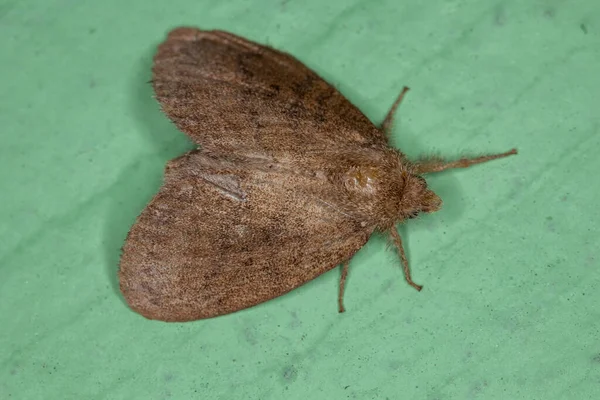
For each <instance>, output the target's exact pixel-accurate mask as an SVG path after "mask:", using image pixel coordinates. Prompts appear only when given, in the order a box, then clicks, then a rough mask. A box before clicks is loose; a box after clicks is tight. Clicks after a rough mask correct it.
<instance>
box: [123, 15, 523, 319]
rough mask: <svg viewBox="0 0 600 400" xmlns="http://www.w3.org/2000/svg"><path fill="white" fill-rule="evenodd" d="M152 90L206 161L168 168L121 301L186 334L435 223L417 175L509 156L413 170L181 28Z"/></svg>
mask: <svg viewBox="0 0 600 400" xmlns="http://www.w3.org/2000/svg"><path fill="white" fill-rule="evenodd" d="M152 84H153V86H154V90H155V93H156V97H157V99H158V101H159V102H160V104H161V106H162V109H163V111H164V112H165V114H166V115H167V116H168V117H169V118H170V119H171V120H172V121H173V122H174V123H175V124H176V125H177V127H178V128H179V129H180V130H182V131H183V132H185V133H186V134H187V135H188V136H189V137H190V138H191V139H192V140H194V141H195V142H196V143H197V144H199V145H200V146H201V149H197V150H193V151H190V152H188V153H186V154H184V155H182V156H181V157H178V158H176V159H174V160H171V161H169V162H168V163H167V166H166V169H165V177H164V184H163V186H162V187H161V189H160V191H159V192H158V194H157V195H156V196H155V197H154V199H152V201H151V202H150V204H148V206H147V207H146V209H145V210H144V211H143V212H142V214H141V215H140V216H139V217H138V219H137V221H136V223H135V224H134V225H133V227H132V228H131V230H130V232H129V234H128V236H127V239H126V241H125V244H124V246H123V254H122V257H121V262H120V270H119V279H120V287H121V291H122V292H123V295H124V297H125V300H126V301H127V303H128V304H129V306H130V307H131V308H132V309H133V310H134V311H136V312H138V313H140V314H141V315H143V316H144V317H146V318H149V319H157V320H162V321H191V320H197V319H202V318H210V317H215V316H218V315H223V314H227V313H231V312H235V311H238V310H242V309H244V308H247V307H251V306H254V305H256V304H259V303H262V302H264V301H267V300H269V299H273V298H275V297H277V296H281V295H282V294H284V293H286V292H289V291H290V290H292V289H294V288H297V287H298V286H300V285H302V284H304V283H306V282H308V281H310V280H311V279H314V278H316V277H317V276H319V275H320V274H322V273H324V272H326V271H328V270H330V269H332V268H333V267H335V266H337V265H340V264H343V270H342V277H341V280H340V287H339V298H338V306H339V311H340V312H343V311H344V308H343V303H342V298H343V292H344V283H345V279H346V275H347V272H348V262H349V260H350V259H351V258H352V256H353V255H354V254H355V253H356V252H357V251H358V250H359V249H360V248H361V247H362V246H363V245H364V244H365V243H366V242H367V240H368V239H369V237H370V236H371V234H373V233H374V232H383V233H385V234H387V235H389V237H390V238H391V241H392V243H393V244H394V245H395V247H396V248H397V250H398V253H399V256H400V259H401V262H402V265H403V267H404V274H405V277H406V280H407V281H408V283H409V284H410V285H411V286H413V287H415V288H416V289H417V290H420V289H421V286H419V285H417V284H415V283H414V282H413V281H412V279H411V277H410V272H409V268H408V262H407V260H406V256H405V254H404V250H403V248H402V241H401V239H400V235H399V234H398V232H397V230H396V224H398V223H400V222H402V221H404V220H406V219H409V218H414V217H416V216H417V215H418V214H419V213H421V212H424V213H430V212H433V211H437V210H439V209H440V206H441V204H442V202H441V200H440V198H439V197H438V196H437V195H436V194H435V193H433V192H432V191H431V190H430V189H428V188H427V183H426V182H425V180H424V179H423V178H422V177H421V175H423V174H427V173H432V172H439V171H443V170H446V169H450V168H464V167H468V166H470V165H473V164H478V163H482V162H485V161H489V160H493V159H497V158H501V157H506V156H508V155H511V154H516V150H515V149H513V150H510V151H508V152H506V153H502V154H496V155H487V156H482V157H477V158H463V159H460V160H458V161H444V160H442V159H438V158H424V159H420V160H417V161H409V160H408V159H407V158H406V157H405V156H404V155H403V154H402V153H401V152H400V151H399V150H396V149H394V148H391V147H390V146H389V144H388V136H389V131H390V127H391V125H392V119H393V117H394V113H395V111H396V108H397V107H398V105H399V104H400V101H401V100H402V97H403V95H404V94H405V93H406V91H407V90H408V89H407V88H404V90H403V91H402V93H401V94H400V96H399V97H398V99H397V100H396V102H395V103H394V104H393V106H392V107H391V109H390V111H389V113H388V114H387V117H386V118H385V120H384V122H383V124H382V125H381V126H380V127H378V126H375V125H374V124H373V123H372V122H371V121H369V120H368V119H367V117H365V116H364V115H363V114H362V113H361V112H360V111H359V110H358V108H356V107H355V106H354V105H352V104H351V103H350V102H349V101H348V100H347V99H346V98H345V97H344V96H342V95H341V94H340V93H339V92H338V91H337V90H336V89H335V88H334V87H333V86H331V85H329V84H328V83H327V82H325V81H324V80H323V79H321V78H320V77H319V76H318V75H317V74H316V73H315V72H313V71H311V70H310V69H308V68H307V67H306V66H305V65H304V64H302V63H301V62H300V61H298V60H297V59H295V58H294V57H292V56H291V55H289V54H286V53H283V52H280V51H277V50H274V49H272V48H269V47H267V46H263V45H260V44H257V43H253V42H251V41H248V40H246V39H243V38H241V37H238V36H235V35H233V34H231V33H227V32H222V31H202V30H198V29H194V28H186V27H182V28H177V29H175V30H173V31H172V32H170V33H169V35H168V37H167V39H166V40H165V41H164V42H163V43H162V44H161V45H160V46H159V47H158V52H157V54H156V56H155V58H154V66H153V79H152Z"/></svg>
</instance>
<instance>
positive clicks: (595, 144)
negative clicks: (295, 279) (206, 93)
mask: <svg viewBox="0 0 600 400" xmlns="http://www.w3.org/2000/svg"><path fill="white" fill-rule="evenodd" d="M178 25H195V26H199V27H202V28H207V29H208V28H220V29H226V30H230V31H233V32H235V33H238V34H241V35H244V36H247V37H249V38H251V39H254V40H257V41H260V42H263V43H268V44H271V45H273V46H275V47H278V48H281V49H285V50H286V51H289V52H291V53H293V54H295V55H296V56H297V57H298V58H300V59H301V60H303V61H304V62H306V63H307V64H308V65H309V66H311V67H313V68H314V69H316V70H317V71H318V72H319V73H321V74H322V75H323V76H324V77H326V78H327V79H328V80H330V81H331V82H332V83H334V84H335V85H337V86H338V87H339V88H340V89H341V90H342V91H343V93H345V94H346V95H347V96H348V98H349V99H351V100H352V101H353V102H354V103H355V104H357V105H358V106H359V107H360V108H361V109H362V110H364V112H365V113H366V114H367V115H368V116H369V117H370V118H372V120H374V121H380V120H381V119H382V118H383V116H384V115H385V112H386V111H387V109H388V107H389V106H390V104H391V103H392V101H393V100H394V98H395V97H396V95H397V93H398V91H399V90H400V88H401V87H402V86H403V85H408V86H410V87H411V88H412V91H411V92H410V95H409V97H408V98H407V99H406V102H405V103H403V105H402V108H401V113H400V118H399V120H398V124H397V126H396V130H395V133H394V139H395V144H396V145H398V146H400V147H402V149H404V150H405V151H406V152H407V153H408V154H410V155H418V154H420V153H422V152H431V151H436V152H440V153H442V154H444V155H448V156H457V155H459V154H461V152H474V153H477V152H486V151H504V150H507V149H509V148H511V147H513V146H516V147H518V148H519V151H520V155H519V156H518V157H513V158H511V159H507V160H503V161H497V162H494V163H490V164H487V165H485V166H479V167H477V168H473V169H471V170H464V171H453V172H449V173H446V174H443V175H439V176H436V177H434V178H433V179H432V180H431V184H432V186H433V187H434V189H435V190H436V191H437V192H438V193H439V194H440V195H441V197H442V198H443V199H444V201H445V208H444V209H443V211H441V212H439V213H437V214H435V215H431V216H427V217H424V218H422V219H420V220H418V221H414V222H411V223H410V224H408V225H407V226H406V227H403V228H402V230H401V232H402V233H403V234H404V237H405V241H406V245H407V248H408V251H409V257H410V261H411V263H412V267H413V276H414V278H415V280H416V281H417V282H419V283H422V284H424V285H425V288H424V290H423V291H422V292H421V293H417V292H416V291H415V290H413V289H412V288H410V287H409V286H408V285H407V284H406V283H405V281H404V278H403V275H402V271H401V268H400V267H399V262H398V260H397V257H396V255H395V254H394V252H392V251H389V250H386V243H385V240H384V239H383V238H381V237H374V238H373V239H372V240H371V241H370V242H369V244H368V245H367V246H366V247H365V248H364V249H363V250H361V251H360V252H359V253H358V255H357V256H356V258H355V259H354V261H353V263H352V264H351V270H350V278H349V281H348V286H347V291H346V306H347V310H348V311H347V312H346V313H345V314H343V315H339V314H338V313H337V308H336V307H337V304H336V297H337V285H338V279H339V271H338V270H334V271H331V272H330V273H327V274H325V275H323V276H321V277H320V278H318V279H316V280H315V281H313V282H311V283H309V284H307V285H305V286H303V287H302V288H300V289H298V290H296V291H294V292H292V293H290V294H288V295H286V296H284V297H281V298H279V299H276V300H274V301H271V302H268V303H266V304H263V305H261V306H258V307H255V308H253V309H249V310H245V311H243V312H239V313H236V314H233V315H228V316H225V317H221V318H217V319H213V320H207V321H200V322H194V323H188V324H170V325H169V324H165V323H160V322H151V321H147V320H145V319H143V318H142V317H140V316H138V315H137V314H134V313H133V312H131V311H130V310H129V309H128V308H127V307H126V306H125V304H124V303H123V300H122V298H121V296H120V294H119V292H118V287H117V282H116V278H115V274H116V270H117V263H118V258H119V249H120V246H121V244H122V241H123V239H124V237H125V235H126V233H127V230H128V228H129V226H130V225H131V223H132V222H133V221H134V219H135V217H136V216H137V214H138V213H139V212H140V211H141V210H142V208H143V207H144V205H145V203H146V202H147V201H148V200H149V199H150V198H151V196H152V195H153V193H154V192H155V191H156V190H157V189H158V187H159V185H160V182H161V176H162V168H163V166H164V164H165V162H166V161H167V160H168V159H170V158H172V157H174V156H177V155H179V154H181V153H182V152H183V151H185V150H186V149H189V148H191V144H190V143H189V142H188V141H187V139H186V138H185V136H184V135H183V134H180V133H179V132H178V131H177V130H176V129H175V128H174V127H173V126H172V124H170V122H169V121H168V120H167V119H166V118H165V117H164V116H163V115H161V113H160V112H159V109H158V107H157V105H156V103H155V101H154V100H153V99H152V92H151V88H150V86H149V85H148V84H147V81H148V79H149V76H150V66H151V57H152V54H153V52H154V49H155V46H156V45H157V44H158V43H159V42H160V41H161V40H162V39H163V38H164V35H165V33H166V32H167V31H168V30H169V29H170V28H173V27H175V26H178ZM0 34H1V38H0V54H1V56H0V57H1V60H2V61H1V62H0V79H1V82H0V132H1V135H2V136H1V137H2V142H1V144H0V163H1V164H0V199H1V200H0V201H1V207H0V399H2V400H4V399H19V400H20V399H77V400H79V399H219V400H220V399H223V400H225V399H345V398H350V399H390V400H392V399H428V400H442V399H501V400H512V399H544V400H547V399H577V400H578V399H599V398H600V309H599V304H600V278H599V274H598V267H599V265H600V260H599V256H598V253H597V250H598V248H599V247H600V232H599V224H598V222H599V211H598V210H599V207H598V199H599V198H600V178H599V177H598V174H599V171H600V157H599V154H600V136H599V134H600V130H599V126H600V106H599V103H600V2H598V1H597V0H585V1H583V0H580V1H562V0H548V1H541V0H540V1H523V0H509V1H500V0H498V1H496V2H491V1H477V0H455V1H452V0H434V1H427V2H425V1H421V2H416V1H395V0H380V1H368V0H363V1H360V0H355V1H346V2H344V1H324V0H311V1H286V0H278V1H255V2H250V1H241V0H237V1H228V2H225V1H192V0H169V1H165V2H151V1H147V0H133V1H132V0H129V1H123V0H120V1H115V0H104V1H67V0H62V1H61V0H52V1H42V0H39V1H33V0H29V1H13V0H2V1H0Z"/></svg>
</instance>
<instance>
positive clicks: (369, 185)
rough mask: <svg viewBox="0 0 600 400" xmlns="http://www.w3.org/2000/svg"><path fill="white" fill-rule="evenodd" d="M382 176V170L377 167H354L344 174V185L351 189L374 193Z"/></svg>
mask: <svg viewBox="0 0 600 400" xmlns="http://www.w3.org/2000/svg"><path fill="white" fill-rule="evenodd" d="M381 176H382V172H381V171H380V170H379V169H378V168H376V167H352V168H351V169H350V170H349V171H348V172H346V174H345V175H344V185H345V186H346V188H347V189H348V190H349V191H353V192H356V191H358V192H362V193H365V194H374V193H375V192H376V191H377V187H378V186H379V184H380V180H381Z"/></svg>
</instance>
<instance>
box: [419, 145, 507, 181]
mask: <svg viewBox="0 0 600 400" xmlns="http://www.w3.org/2000/svg"><path fill="white" fill-rule="evenodd" d="M513 154H517V149H510V150H509V151H507V152H504V153H500V154H489V155H485V156H481V157H473V158H466V157H465V158H461V159H460V160H456V161H445V160H443V159H441V158H439V157H437V156H436V157H430V158H425V159H422V160H420V161H417V162H416V163H415V167H416V171H415V173H417V174H419V175H421V174H428V173H432V172H441V171H445V170H447V169H453V168H467V167H470V166H471V165H475V164H481V163H484V162H488V161H492V160H497V159H499V158H504V157H508V156H512V155H513Z"/></svg>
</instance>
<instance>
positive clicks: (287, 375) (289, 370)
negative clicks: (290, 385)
mask: <svg viewBox="0 0 600 400" xmlns="http://www.w3.org/2000/svg"><path fill="white" fill-rule="evenodd" d="M297 377H298V370H297V369H296V367H294V366H293V365H289V366H287V367H286V368H285V369H284V370H283V379H285V380H286V381H288V382H291V381H295V380H296V378H297Z"/></svg>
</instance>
